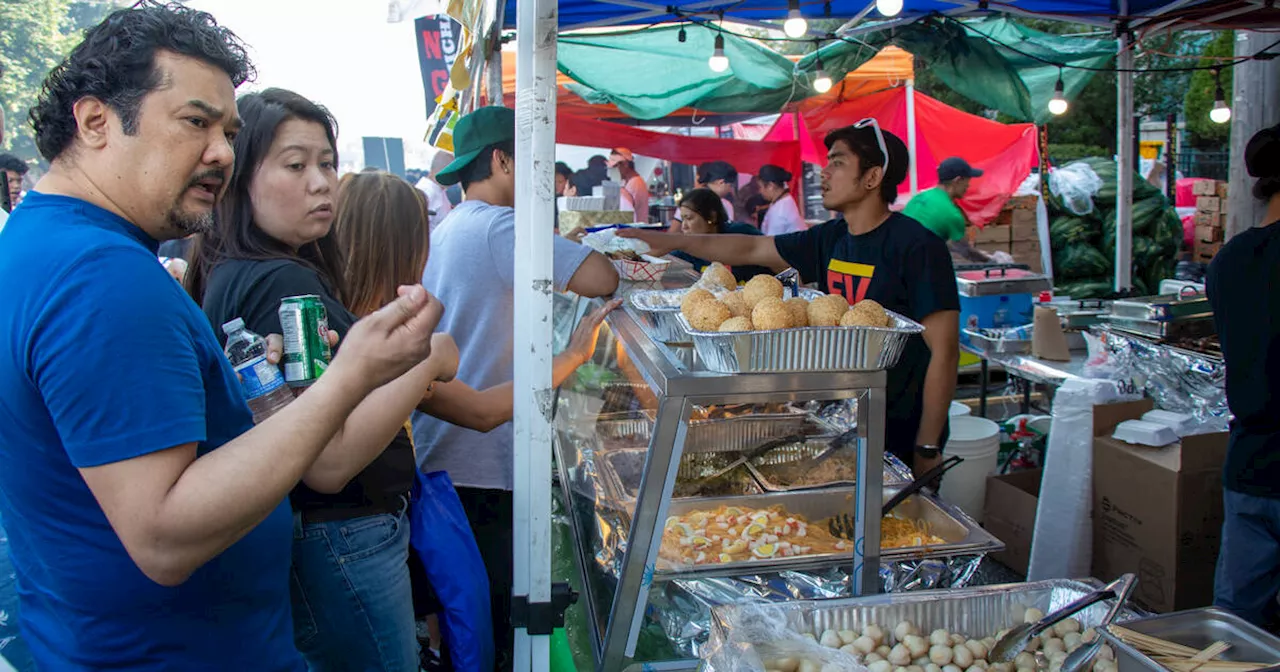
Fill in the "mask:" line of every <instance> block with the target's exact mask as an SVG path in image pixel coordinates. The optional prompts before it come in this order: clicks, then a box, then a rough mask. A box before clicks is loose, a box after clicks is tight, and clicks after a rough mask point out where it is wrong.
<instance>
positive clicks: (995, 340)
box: [963, 329, 1031, 355]
mask: <svg viewBox="0 0 1280 672" xmlns="http://www.w3.org/2000/svg"><path fill="white" fill-rule="evenodd" d="M963 331H964V334H965V335H966V336H968V337H969V345H970V346H972V347H973V348H974V349H976V350H980V351H982V352H983V353H985V354H987V355H993V354H999V355H1026V354H1030V353H1031V339H1029V338H1025V339H1015V338H1002V337H1000V336H994V335H989V334H994V333H995V331H996V330H991V331H990V332H989V331H987V330H985V329H964V330H963Z"/></svg>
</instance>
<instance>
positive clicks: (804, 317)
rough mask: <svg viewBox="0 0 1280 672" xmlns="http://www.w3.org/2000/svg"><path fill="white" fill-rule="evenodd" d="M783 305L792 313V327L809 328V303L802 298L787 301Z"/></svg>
mask: <svg viewBox="0 0 1280 672" xmlns="http://www.w3.org/2000/svg"><path fill="white" fill-rule="evenodd" d="M783 303H785V304H786V306H787V309H788V310H790V311H791V326H793V327H807V326H809V302H808V301H805V300H804V299H802V298H799V297H796V298H794V299H787V300H786V301H784V302H783Z"/></svg>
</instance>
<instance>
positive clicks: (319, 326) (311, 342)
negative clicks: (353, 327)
mask: <svg viewBox="0 0 1280 672" xmlns="http://www.w3.org/2000/svg"><path fill="white" fill-rule="evenodd" d="M280 327H281V331H283V332H284V334H283V336H284V379H285V382H287V383H289V386H290V387H307V386H308V385H311V384H312V383H314V382H316V380H318V379H319V378H320V374H322V373H324V371H325V369H327V368H329V360H330V359H331V357H332V355H331V354H330V351H329V314H328V313H327V312H325V309H324V303H322V302H321V301H320V297H319V296H316V295H315V294H307V295H305V296H289V297H286V298H284V299H283V300H281V301H280Z"/></svg>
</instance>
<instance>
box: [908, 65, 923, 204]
mask: <svg viewBox="0 0 1280 672" xmlns="http://www.w3.org/2000/svg"><path fill="white" fill-rule="evenodd" d="M907 155H908V156H909V157H910V158H911V165H910V166H908V167H907V178H908V179H909V180H910V186H911V195H912V196H915V195H916V194H917V193H919V191H920V174H919V171H918V166H917V163H916V80H915V79H908V80H907Z"/></svg>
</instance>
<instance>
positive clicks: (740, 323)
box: [718, 317, 755, 332]
mask: <svg viewBox="0 0 1280 672" xmlns="http://www.w3.org/2000/svg"><path fill="white" fill-rule="evenodd" d="M718 331H721V332H730V331H755V326H754V325H752V324H751V318H749V317H731V318H729V319H727V320H725V321H724V324H721V325H720V328H719V329H718Z"/></svg>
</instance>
